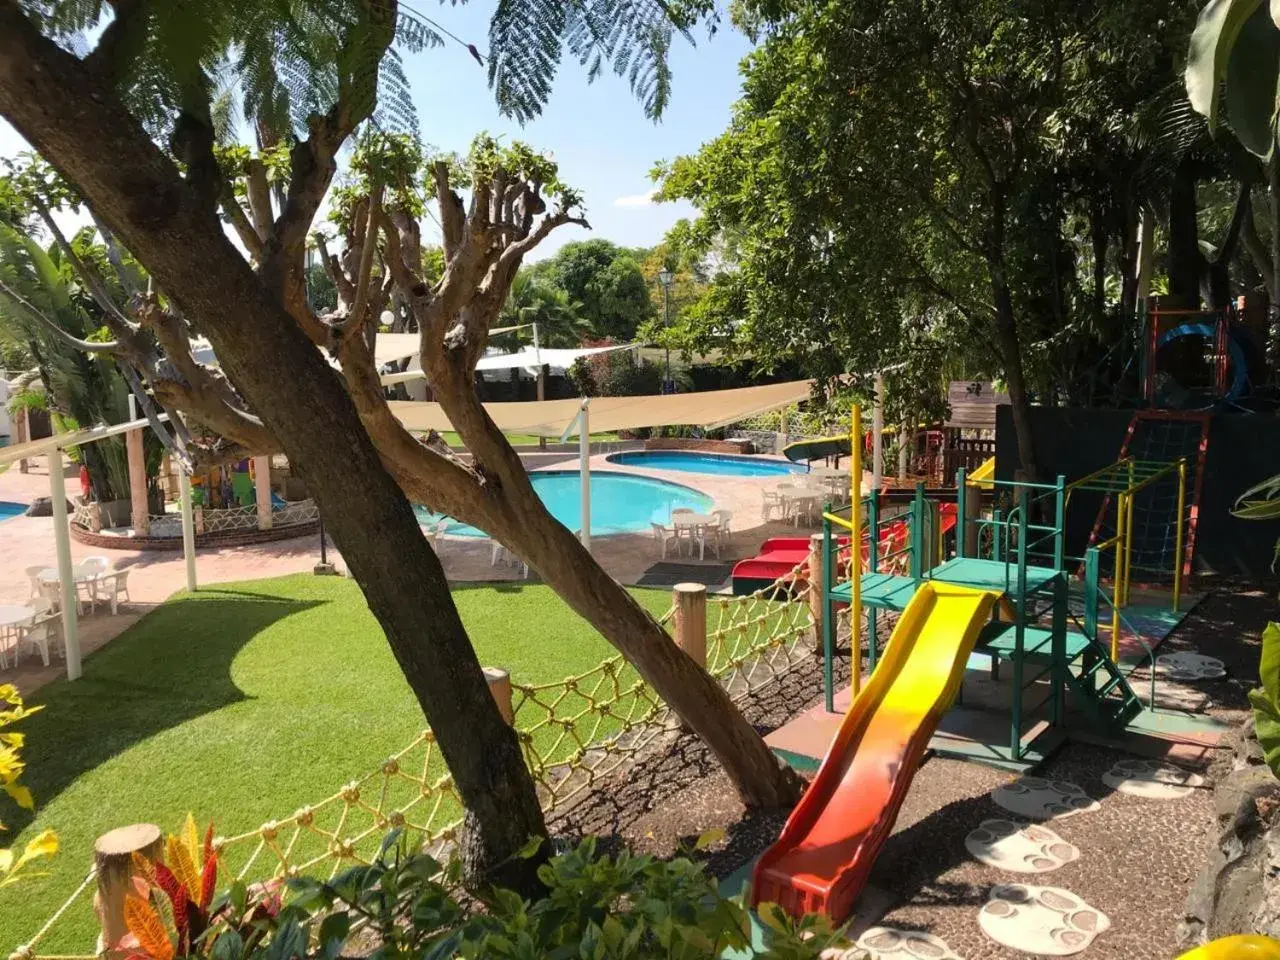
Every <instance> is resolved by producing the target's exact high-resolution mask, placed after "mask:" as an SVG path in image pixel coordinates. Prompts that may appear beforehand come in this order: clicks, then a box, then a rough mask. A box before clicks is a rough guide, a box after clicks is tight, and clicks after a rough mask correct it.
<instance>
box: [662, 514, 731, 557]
mask: <svg viewBox="0 0 1280 960" xmlns="http://www.w3.org/2000/svg"><path fill="white" fill-rule="evenodd" d="M719 524H720V518H719V517H716V516H713V515H711V514H708V513H673V514H672V515H671V526H673V527H675V531H676V538H677V540H676V542H677V543H679V536H680V531H681V530H687V531H688V532H689V537H690V541H689V544H690V545H689V553H690V555H692V554H693V538H695V537H696V538H697V540H698V559H699V560H704V559H706V553H707V536H706V531H707V528H708V527H715V526H719Z"/></svg>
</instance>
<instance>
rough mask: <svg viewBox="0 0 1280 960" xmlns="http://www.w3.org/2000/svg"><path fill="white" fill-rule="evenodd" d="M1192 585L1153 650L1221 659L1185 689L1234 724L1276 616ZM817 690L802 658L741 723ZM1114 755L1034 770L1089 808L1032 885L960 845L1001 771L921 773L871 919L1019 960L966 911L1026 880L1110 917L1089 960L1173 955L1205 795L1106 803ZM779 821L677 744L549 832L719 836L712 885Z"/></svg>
mask: <svg viewBox="0 0 1280 960" xmlns="http://www.w3.org/2000/svg"><path fill="white" fill-rule="evenodd" d="M1197 589H1208V590H1212V591H1215V592H1214V593H1213V594H1212V595H1211V596H1209V597H1207V598H1206V599H1205V600H1204V601H1203V602H1202V603H1201V604H1200V605H1199V606H1198V607H1197V608H1196V609H1195V610H1194V611H1193V612H1192V613H1191V614H1190V615H1189V616H1188V617H1187V619H1186V620H1185V621H1184V622H1183V623H1182V624H1181V625H1180V626H1179V628H1178V630H1177V631H1176V632H1175V633H1174V634H1173V635H1172V636H1171V637H1170V638H1169V640H1168V641H1166V644H1165V646H1164V647H1163V648H1162V652H1168V651H1173V650H1184V649H1194V650H1195V651H1197V652H1199V653H1202V654H1207V655H1209V656H1214V657H1218V658H1219V659H1221V660H1223V661H1224V662H1225V663H1226V665H1227V671H1228V676H1227V677H1226V678H1225V679H1223V680H1215V681H1200V682H1199V683H1198V684H1197V685H1196V686H1197V687H1198V688H1199V689H1201V690H1203V691H1204V692H1205V693H1207V694H1208V696H1209V699H1210V705H1209V711H1210V712H1211V713H1213V714H1214V715H1217V716H1219V717H1221V718H1223V719H1226V720H1232V721H1238V720H1240V719H1241V718H1242V717H1243V716H1244V712H1245V709H1246V707H1247V700H1246V696H1245V695H1246V692H1247V691H1248V690H1249V689H1250V688H1251V687H1252V686H1254V685H1256V684H1257V663H1258V653H1259V645H1260V636H1261V632H1262V629H1263V627H1264V626H1265V625H1266V622H1267V619H1268V618H1270V617H1275V616H1276V601H1275V592H1274V591H1273V590H1271V589H1265V590H1263V589H1258V588H1256V587H1254V586H1246V585H1243V584H1240V583H1238V582H1233V581H1229V580H1217V581H1207V582H1205V583H1201V584H1198V585H1197ZM837 666H838V669H839V673H840V681H841V683H844V682H847V676H848V658H847V656H846V657H844V658H843V659H842V660H841V661H840V662H839V663H838V665H837ZM821 693H822V674H821V662H820V660H817V659H815V660H814V661H813V663H812V664H811V665H808V664H807V665H806V666H805V667H804V668H802V669H799V670H797V671H794V672H792V673H791V674H790V675H788V676H787V677H786V678H785V679H784V680H782V681H781V682H779V683H777V684H774V685H772V686H770V687H769V688H767V689H765V690H763V691H761V692H760V693H759V694H757V695H756V696H755V697H753V699H752V702H751V704H750V706H749V707H748V709H747V714H748V718H749V719H750V720H751V722H752V723H754V724H755V725H756V726H757V728H759V729H760V730H761V731H762V732H766V731H769V730H772V729H774V728H776V727H777V726H779V725H781V724H782V723H785V722H786V721H787V720H788V719H790V718H791V717H793V716H795V715H796V714H798V713H800V712H801V711H802V710H804V709H806V708H807V707H809V706H810V705H812V704H813V703H816V702H817V700H818V698H819V697H820V696H821ZM1120 756H1121V754H1118V753H1116V752H1114V751H1112V750H1107V749H1103V748H1097V747H1090V746H1085V745H1083V744H1072V745H1070V746H1068V747H1066V748H1065V749H1063V750H1062V751H1060V752H1059V753H1058V754H1057V755H1056V756H1055V757H1054V758H1053V760H1052V761H1051V762H1050V763H1049V764H1048V766H1047V768H1046V769H1045V770H1044V771H1042V772H1043V774H1044V775H1045V776H1048V777H1051V778H1054V779H1064V780H1070V781H1072V782H1074V783H1077V784H1079V785H1080V786H1081V787H1083V788H1084V789H1085V790H1086V791H1087V792H1088V793H1090V794H1091V795H1092V796H1094V797H1096V798H1097V799H1099V800H1100V801H1101V802H1102V808H1101V810H1099V811H1097V812H1093V813H1084V814H1080V815H1078V816H1074V817H1070V818H1067V819H1065V820H1059V821H1054V822H1052V823H1051V824H1050V826H1051V828H1052V829H1053V830H1055V831H1056V832H1057V833H1058V834H1059V835H1060V836H1062V837H1063V839H1065V840H1067V841H1068V842H1070V843H1072V844H1074V845H1076V846H1077V847H1078V848H1079V849H1080V850H1081V857H1080V859H1079V860H1077V861H1075V862H1074V863H1070V864H1067V865H1066V866H1064V867H1062V868H1060V869H1059V870H1056V871H1054V872H1052V873H1050V874H1047V875H1043V876H1041V877H1035V876H1031V875H1026V874H1013V873H1004V872H1002V871H999V870H996V869H995V868H992V867H988V866H985V865H983V864H981V863H978V862H977V861H975V860H972V859H971V858H970V857H969V856H968V855H967V853H966V851H965V848H964V837H965V835H966V834H967V833H968V832H969V831H970V830H971V829H973V828H974V827H975V826H977V825H978V824H979V823H980V822H981V821H982V820H983V819H985V818H988V817H992V816H1002V815H1003V814H1002V813H1001V811H1000V808H998V807H997V806H996V805H995V804H994V802H993V801H992V800H991V799H990V796H989V795H990V792H991V791H992V790H993V789H994V788H995V787H996V786H998V785H999V784H1000V783H1002V782H1004V781H1006V780H1008V779H1009V778H1010V775H1009V774H1005V773H1002V772H1000V771H997V770H993V769H991V768H988V767H983V766H980V765H978V764H971V763H963V762H960V761H954V760H947V759H941V758H934V759H931V760H929V761H928V762H926V763H925V764H924V765H923V766H922V767H921V768H920V770H919V772H918V773H917V774H916V777H915V780H914V782H913V784H912V787H911V790H910V792H909V793H908V794H907V798H906V801H905V803H904V805H903V808H902V812H901V814H900V815H899V817H898V822H897V824H896V826H895V829H894V834H893V836H892V837H891V838H890V840H889V842H888V843H887V844H886V846H885V849H884V851H883V852H882V854H881V856H880V858H879V860H878V861H877V863H876V866H875V869H874V871H873V873H872V877H871V882H872V884H874V885H875V886H877V887H879V888H881V889H882V890H884V891H886V892H887V893H888V894H889V895H890V896H891V898H892V899H893V900H894V901H895V902H896V903H897V904H898V905H897V906H896V907H894V908H893V909H891V910H890V911H889V913H888V914H886V915H885V916H884V918H883V922H884V923H886V924H889V925H893V926H900V927H904V928H914V929H922V930H928V931H930V932H932V933H934V934H936V935H938V936H940V937H942V938H943V939H944V940H946V941H947V942H948V944H949V945H950V946H951V948H952V950H953V951H955V952H956V953H957V954H958V955H959V956H961V957H964V958H966V960H979V958H1009V960H1012V958H1015V957H1025V956H1027V954H1020V953H1016V952H1013V951H1009V950H1006V949H1005V948H1003V947H1000V946H999V945H998V944H996V943H994V942H993V941H991V940H990V939H989V938H987V937H986V936H985V935H984V934H983V933H982V932H981V930H980V929H979V927H978V923H977V914H978V910H979V909H980V908H981V906H982V904H983V903H985V902H986V899H987V895H988V892H989V890H990V888H991V886H992V885H993V884H995V883H1000V882H1005V883H1008V882H1024V883H1038V884H1039V885H1042V886H1056V887H1063V888H1066V889H1068V890H1070V891H1072V892H1073V893H1075V894H1076V895H1077V896H1078V897H1081V898H1083V899H1084V900H1086V901H1087V902H1088V903H1089V904H1091V905H1092V906H1094V907H1096V908H1098V909H1099V910H1101V911H1103V912H1104V913H1106V914H1107V916H1108V917H1109V918H1110V920H1111V924H1112V926H1111V929H1110V930H1108V931H1107V932H1106V933H1104V934H1102V935H1101V936H1100V937H1098V939H1097V940H1096V941H1095V942H1094V944H1093V945H1092V946H1091V947H1089V949H1088V951H1087V955H1088V956H1090V957H1109V958H1125V960H1131V958H1132V960H1143V958H1152V960H1163V958H1168V957H1171V956H1174V955H1175V954H1176V950H1177V948H1176V943H1175V940H1174V935H1175V929H1176V925H1177V923H1178V921H1179V920H1180V919H1181V915H1182V905H1183V903H1184V901H1185V899H1186V895H1187V892H1188V890H1189V888H1190V885H1191V883H1192V881H1193V879H1194V877H1195V874H1196V872H1197V871H1198V870H1199V868H1200V866H1201V863H1202V861H1203V859H1204V856H1205V854H1206V852H1207V846H1208V844H1209V843H1210V842H1211V832H1212V827H1213V810H1212V797H1211V791H1212V783H1207V784H1206V785H1205V787H1204V788H1202V789H1200V790H1197V791H1196V792H1194V793H1193V794H1192V795H1190V796H1188V797H1185V798H1183V799H1180V800H1173V801H1163V802H1159V801H1152V800H1144V799H1141V798H1138V797H1133V796H1129V795H1127V794H1122V793H1116V792H1112V791H1110V790H1108V788H1107V787H1106V786H1105V785H1104V784H1103V782H1102V780H1101V775H1102V773H1103V772H1105V771H1106V770H1107V769H1108V768H1110V766H1111V765H1112V764H1113V763H1114V762H1115V761H1116V760H1117V759H1118V758H1119V757H1120ZM784 821H785V816H783V815H773V816H756V817H749V818H748V817H744V816H743V808H742V805H741V803H740V802H739V801H738V799H737V797H736V795H735V794H734V792H733V790H732V788H731V786H730V784H729V782H728V780H727V778H726V777H725V776H724V774H723V773H722V772H720V770H719V767H718V765H717V764H716V762H715V760H714V758H712V757H711V756H709V754H708V753H707V751H706V749H705V748H704V747H703V746H702V744H701V742H700V741H698V740H697V739H696V738H694V737H692V736H690V735H682V736H679V737H676V738H674V739H673V740H672V741H670V742H668V743H666V744H664V745H663V746H662V748H661V749H657V750H655V751H654V752H653V753H652V755H650V756H647V757H646V758H644V760H643V761H642V762H641V763H639V764H638V765H636V766H635V767H634V768H632V769H631V770H629V771H627V772H626V773H625V774H622V775H618V776H617V777H616V778H615V779H614V780H612V781H611V782H608V783H606V784H603V785H602V787H601V789H598V790H595V791H592V792H591V794H590V795H589V796H588V797H587V798H586V799H585V800H584V801H583V802H581V803H578V804H577V805H575V806H574V807H572V808H571V809H569V810H567V811H564V812H563V813H561V814H560V815H559V816H558V817H556V818H555V819H554V821H553V823H552V827H553V829H554V830H556V832H557V833H560V834H562V835H567V836H580V835H583V834H596V835H598V836H601V837H603V838H607V839H608V840H610V841H612V842H614V843H625V844H627V845H628V846H630V847H631V848H632V849H635V850H637V851H645V852H650V853H654V854H657V855H659V856H670V855H672V854H674V853H676V852H677V851H678V850H679V849H681V848H682V847H684V848H686V849H691V848H692V845H693V843H694V842H695V841H696V840H697V838H698V837H699V836H700V835H702V834H704V833H706V832H707V831H710V830H723V831H725V837H724V839H723V840H721V841H720V842H718V843H716V844H714V845H712V847H711V849H710V850H708V851H704V852H702V853H700V854H698V856H700V857H703V858H705V859H706V861H707V865H708V868H709V869H710V870H711V871H712V872H713V873H715V874H716V875H718V876H726V875H728V874H729V873H731V872H733V871H734V870H736V869H737V868H739V867H740V866H742V865H743V864H745V863H747V862H749V861H750V860H751V859H753V858H754V857H755V856H756V855H758V854H759V853H760V852H761V851H762V850H763V849H764V848H765V847H766V846H767V845H768V844H769V843H771V842H772V841H773V839H774V838H775V837H776V836H777V833H778V831H779V830H780V829H781V826H782V824H783V822H784Z"/></svg>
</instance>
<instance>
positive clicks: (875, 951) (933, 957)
mask: <svg viewBox="0 0 1280 960" xmlns="http://www.w3.org/2000/svg"><path fill="white" fill-rule="evenodd" d="M867 955H870V957H871V960H960V958H959V957H958V956H957V955H956V954H955V953H954V952H953V951H952V949H951V948H950V947H949V946H947V944H946V941H944V940H941V939H939V938H938V937H935V936H934V935H933V934H931V933H923V932H921V931H919V930H894V929H893V928H892V927H872V928H871V929H870V930H868V931H867V932H866V933H864V934H863V935H862V936H860V937H859V938H858V943H857V945H856V946H855V947H854V948H853V950H851V951H849V952H848V953H847V954H846V955H844V956H850V957H859V956H867ZM841 960H843V956H842V958H841Z"/></svg>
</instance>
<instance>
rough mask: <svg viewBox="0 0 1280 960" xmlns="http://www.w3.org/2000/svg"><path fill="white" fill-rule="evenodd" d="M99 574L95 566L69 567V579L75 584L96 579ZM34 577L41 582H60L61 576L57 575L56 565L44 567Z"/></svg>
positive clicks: (100, 572)
mask: <svg viewBox="0 0 1280 960" xmlns="http://www.w3.org/2000/svg"><path fill="white" fill-rule="evenodd" d="M101 574H102V571H101V570H98V569H96V568H92V569H90V568H86V567H72V568H71V579H73V580H74V581H75V582H76V583H77V584H81V583H91V582H92V581H94V580H97V579H98V577H99V576H101ZM36 579H37V580H39V581H40V582H41V583H61V582H62V578H61V577H59V576H58V570H57V568H56V567H45V568H44V569H43V570H41V571H40V572H39V573H37V574H36Z"/></svg>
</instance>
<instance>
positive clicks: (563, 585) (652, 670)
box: [424, 356, 803, 810]
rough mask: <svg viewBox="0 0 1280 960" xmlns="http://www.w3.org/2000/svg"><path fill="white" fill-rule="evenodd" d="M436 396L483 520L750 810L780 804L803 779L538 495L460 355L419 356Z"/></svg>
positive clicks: (790, 801) (798, 788)
mask: <svg viewBox="0 0 1280 960" xmlns="http://www.w3.org/2000/svg"><path fill="white" fill-rule="evenodd" d="M424 360H425V361H426V363H427V364H428V366H429V373H430V375H431V383H432V386H433V388H434V390H435V393H436V396H437V401H438V402H439V403H440V405H441V407H442V408H443V409H444V412H445V413H446V415H447V416H448V417H449V421H450V422H451V423H452V424H453V426H454V429H455V430H457V431H458V434H459V436H461V437H462V440H463V441H464V442H465V443H466V445H467V449H468V450H469V451H470V452H471V453H472V455H473V456H474V458H475V467H476V469H477V470H478V471H479V472H480V473H481V475H482V476H483V477H484V478H485V480H486V483H485V486H484V488H483V489H485V490H486V491H487V492H488V496H487V497H486V501H487V503H486V508H487V509H486V513H485V520H484V523H485V526H484V529H485V530H486V531H487V532H488V533H490V534H492V535H493V536H494V537H496V538H497V539H498V540H499V541H500V542H501V543H503V544H504V545H506V546H507V547H509V548H510V549H511V550H513V551H514V552H515V553H516V554H517V555H518V556H519V557H520V558H521V559H522V560H524V561H525V562H526V563H528V564H529V566H531V567H532V568H533V569H535V570H537V571H538V573H539V574H540V575H541V576H542V578H543V580H545V581H546V583H547V585H548V586H550V587H551V588H552V589H553V590H555V591H556V593H558V594H559V595H560V596H561V597H563V598H564V600H565V601H566V602H567V603H568V604H569V606H570V607H572V608H573V609H574V610H575V611H577V613H578V614H579V615H581V616H582V617H583V619H585V620H586V621H587V622H589V623H590V624H591V625H592V626H593V627H595V628H596V629H597V630H598V631H599V632H600V633H601V634H602V635H603V636H604V637H606V638H607V639H608V640H609V642H610V643H612V644H613V645H614V646H615V647H616V648H617V649H618V651H619V652H620V653H621V654H622V655H623V656H624V657H625V658H626V659H627V660H628V661H629V662H630V663H631V664H632V665H633V666H634V667H635V668H636V670H637V671H638V672H639V673H640V675H641V676H642V677H644V679H645V680H646V681H647V682H648V683H649V684H650V685H651V686H652V687H653V688H654V690H656V691H657V693H658V695H659V696H661V697H662V699H663V700H664V701H666V703H667V704H668V705H669V706H670V707H671V708H672V709H673V710H674V711H675V712H676V713H677V714H678V715H679V716H680V718H681V719H682V720H683V721H684V722H685V723H687V724H688V725H689V726H690V727H691V728H692V729H693V730H694V732H695V733H697V734H698V736H699V737H701V738H702V739H703V741H704V742H705V743H706V744H707V746H708V747H709V748H710V749H711V751H712V753H714V754H715V756H716V759H718V760H719V761H720V763H721V764H722V765H723V766H724V768H725V771H726V773H727V774H728V775H729V778H730V779H731V780H732V781H733V783H734V786H735V787H736V789H737V791H738V794H739V796H740V797H741V798H742V801H743V803H744V804H745V805H746V806H747V807H748V808H750V809H762V810H779V809H785V808H788V807H790V806H791V805H792V804H794V803H795V801H796V800H797V799H798V798H799V795H800V793H801V791H802V788H803V782H802V781H801V780H800V778H799V777H798V776H797V775H796V774H795V773H794V772H793V771H792V770H791V769H790V768H789V767H787V766H785V765H784V764H781V763H779V761H778V760H777V758H775V757H774V755H773V754H772V752H771V751H770V750H769V748H768V746H767V745H766V744H765V742H764V740H763V739H762V738H761V737H760V735H759V734H758V733H757V732H756V730H755V729H754V728H753V727H752V726H751V724H749V723H748V722H747V720H746V718H745V717H743V716H742V714H741V713H740V712H739V711H738V709H737V708H736V707H735V706H734V705H733V702H732V701H731V700H730V699H729V695H728V693H727V692H726V691H725V690H724V688H723V687H722V686H721V685H720V684H719V683H718V682H717V681H716V680H715V678H714V677H712V676H711V675H710V674H708V673H707V672H706V671H705V670H703V669H702V668H701V667H699V666H698V665H697V664H696V663H694V662H693V661H692V660H691V659H689V657H688V656H687V655H686V654H685V653H684V652H683V651H682V650H681V649H680V648H679V647H677V646H676V645H675V643H674V642H673V641H672V639H671V637H670V636H669V635H668V634H667V632H666V631H665V630H664V629H662V627H661V625H660V624H658V622H657V621H656V620H654V619H653V617H651V616H650V615H649V613H648V612H647V611H646V610H645V609H644V608H643V607H641V606H640V604H639V603H637V602H636V600H635V598H634V597H632V596H631V594H630V593H628V592H627V591H626V589H625V588H624V587H623V586H622V585H621V584H619V583H618V582H617V581H616V580H614V579H613V578H612V577H610V576H609V574H608V573H607V572H606V571H605V570H604V568H603V567H601V566H600V564H599V563H597V562H596V561H595V559H594V558H593V557H592V556H591V554H590V553H589V552H588V551H587V550H586V548H584V547H583V545H582V544H581V542H580V541H579V540H578V538H577V537H576V536H574V534H573V532H572V531H570V530H569V529H568V528H566V527H565V526H564V525H563V524H562V523H560V522H559V521H558V520H556V519H555V518H554V517H553V516H552V515H551V513H550V512H549V511H548V510H547V508H546V505H545V504H544V503H543V502H542V500H541V499H540V498H539V497H538V495H537V493H536V492H535V490H534V489H533V484H532V483H531V482H530V480H529V474H528V472H527V471H526V470H525V467H524V464H523V463H522V462H521V460H520V457H519V455H518V454H516V452H515V451H514V450H513V449H512V448H511V445H510V444H509V443H508V442H507V440H506V438H505V437H504V436H503V435H502V432H501V431H500V430H499V429H498V427H497V426H496V425H495V424H494V422H493V421H492V420H491V419H490V418H489V415H488V414H487V413H486V412H485V409H484V406H483V404H481V402H480V399H479V396H478V395H477V394H476V391H475V388H474V386H473V384H472V374H471V372H470V371H469V370H468V369H466V367H465V365H464V364H459V363H455V362H452V360H451V358H448V357H439V356H427V357H425V358H424Z"/></svg>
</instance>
